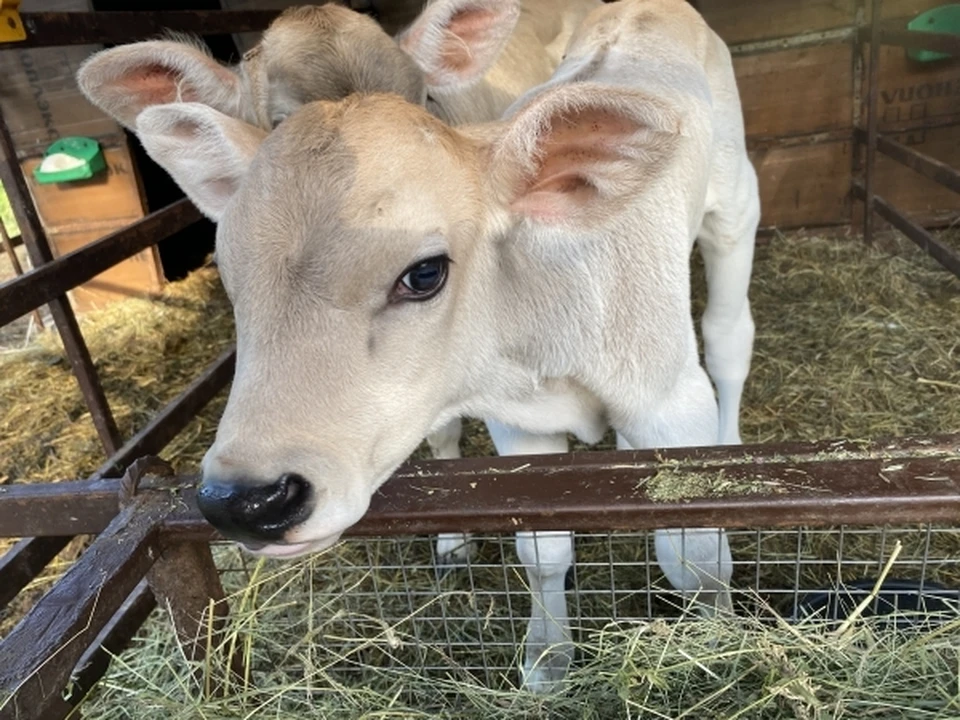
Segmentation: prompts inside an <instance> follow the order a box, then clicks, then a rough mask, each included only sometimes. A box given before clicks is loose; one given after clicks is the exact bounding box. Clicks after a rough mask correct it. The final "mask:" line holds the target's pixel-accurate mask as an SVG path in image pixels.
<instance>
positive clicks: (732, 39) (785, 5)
mask: <svg viewBox="0 0 960 720" xmlns="http://www.w3.org/2000/svg"><path fill="white" fill-rule="evenodd" d="M699 7H700V13H701V14H702V15H703V17H704V18H705V19H706V21H707V22H708V23H709V24H710V27H712V28H713V29H714V30H715V31H716V33H717V34H718V35H719V36H720V37H722V38H723V39H724V40H725V41H726V42H727V43H728V44H733V43H740V42H745V41H748V40H763V39H768V38H780V37H791V36H793V35H801V34H803V33H809V32H818V31H821V30H828V29H831V28H836V27H842V26H844V25H852V24H853V17H854V0H764V2H756V0H699Z"/></svg>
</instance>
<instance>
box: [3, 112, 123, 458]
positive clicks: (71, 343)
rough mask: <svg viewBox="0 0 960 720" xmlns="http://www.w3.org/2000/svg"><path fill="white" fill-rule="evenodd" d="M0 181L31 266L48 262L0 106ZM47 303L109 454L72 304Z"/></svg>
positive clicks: (110, 442)
mask: <svg viewBox="0 0 960 720" xmlns="http://www.w3.org/2000/svg"><path fill="white" fill-rule="evenodd" d="M0 183H3V186H4V188H5V189H6V192H7V196H8V197H9V198H10V206H11V207H12V208H13V212H14V215H15V217H16V218H17V224H19V225H20V234H21V236H22V237H23V243H24V245H25V246H26V248H27V252H28V253H29V255H30V262H31V263H33V266H34V267H35V268H36V267H40V266H41V265H43V264H44V263H48V262H51V261H52V260H53V251H52V250H51V249H50V243H49V242H48V241H47V234H46V232H45V231H44V229H43V224H42V223H41V222H40V216H39V215H38V214H37V208H36V206H35V205H34V204H33V198H32V197H31V196H30V190H29V188H28V187H27V181H26V179H25V178H24V177H23V172H22V170H21V169H20V163H19V162H18V161H17V153H16V150H15V148H14V146H13V138H11V137H10V129H9V128H8V127H7V121H6V119H5V118H4V117H3V111H2V109H0ZM49 307H50V314H51V315H52V316H53V322H54V324H55V325H56V326H57V330H58V331H59V333H60V338H61V339H62V340H63V347H64V349H65V350H66V353H67V358H68V359H69V360H70V367H71V368H73V374H74V375H75V376H76V378H77V382H78V383H80V391H81V392H82V393H83V399H84V400H85V401H86V404H87V408H88V409H89V410H90V415H91V417H92V418H93V424H94V426H95V427H96V428H97V434H98V435H99V436H100V442H101V444H102V445H103V448H104V450H105V451H106V454H107V455H112V454H113V453H115V452H116V451H117V449H118V448H119V447H120V446H121V445H122V444H123V442H122V439H121V437H120V431H119V430H118V429H117V423H116V421H115V420H114V418H113V414H112V413H111V411H110V405H109V404H108V403H107V398H106V396H105V395H104V393H103V386H102V385H101V384H100V377H99V376H98V375H97V371H96V368H94V366H93V360H92V359H91V358H90V350H89V349H88V348H87V344H86V342H84V339H83V335H82V334H81V333H80V327H79V325H77V318H76V316H75V315H74V314H73V308H72V307H70V301H69V300H68V299H67V296H66V295H62V296H60V297H58V298H56V299H55V300H52V301H51V302H50V305H49Z"/></svg>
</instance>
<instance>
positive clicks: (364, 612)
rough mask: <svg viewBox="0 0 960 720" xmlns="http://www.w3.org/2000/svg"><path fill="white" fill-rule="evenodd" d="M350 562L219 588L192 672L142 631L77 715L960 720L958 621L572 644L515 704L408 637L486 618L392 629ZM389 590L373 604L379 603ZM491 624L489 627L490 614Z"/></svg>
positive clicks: (599, 630)
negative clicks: (204, 649) (220, 619)
mask: <svg viewBox="0 0 960 720" xmlns="http://www.w3.org/2000/svg"><path fill="white" fill-rule="evenodd" d="M232 552H234V551H232V550H226V549H223V550H220V551H219V552H218V555H219V556H220V561H221V563H226V564H230V563H236V562H238V559H237V558H236V557H232V558H230V557H228V556H229V554H230V553H232ZM351 554H352V555H355V557H353V558H351V557H350V556H351ZM345 556H346V557H344V558H341V559H340V560H339V564H340V565H342V566H344V567H346V570H345V571H344V570H342V571H341V573H342V575H343V576H342V577H341V578H340V581H337V580H335V578H334V577H332V576H331V574H330V573H329V572H328V571H327V568H328V566H329V565H330V564H331V562H332V559H331V558H330V557H329V556H327V557H321V558H311V559H309V560H303V561H300V562H298V563H286V564H284V563H276V562H265V561H260V562H258V563H255V565H254V567H253V568H252V569H251V570H248V572H247V573H245V574H243V575H242V576H241V577H232V582H233V584H234V587H235V590H234V592H233V594H232V595H231V596H230V597H228V602H229V604H230V607H231V608H232V615H231V617H230V620H229V624H228V626H227V628H226V631H225V633H224V635H223V636H222V637H221V638H219V639H218V640H216V641H213V643H212V644H213V647H214V651H213V653H212V654H211V655H210V656H209V657H208V658H207V659H206V660H205V661H204V662H202V663H189V662H187V661H186V660H185V654H184V652H183V650H182V648H180V647H179V646H178V645H177V643H176V641H175V639H174V638H173V636H172V635H171V634H170V633H165V632H158V631H157V626H158V625H160V624H161V623H154V628H153V631H152V632H148V633H145V634H142V635H141V637H140V639H139V641H138V644H137V647H136V648H135V649H134V650H133V651H131V652H127V653H125V654H124V655H123V656H122V657H120V658H118V659H117V660H116V661H115V663H114V665H113V668H112V670H111V672H110V675H109V676H108V677H107V678H106V679H105V680H104V681H103V682H102V683H101V684H100V685H99V686H98V688H97V689H96V690H95V691H94V693H93V695H92V696H91V697H90V698H88V699H87V701H86V703H85V704H84V710H85V717H89V718H97V719H98V720H121V719H123V720H126V719H128V718H147V717H150V718H153V717H156V718H161V717H162V718H170V719H171V720H181V719H182V720H187V719H188V718H189V719H190V720H193V719H194V718H276V719H279V720H287V719H289V720H294V718H296V719H297V720H300V719H302V718H308V717H309V718H324V719H325V720H327V719H329V720H333V719H337V718H344V719H346V718H392V719H401V718H404V719H406V718H409V719H410V720H413V719H415V718H417V719H419V718H457V719H462V720H470V719H473V718H476V719H477V720H499V719H501V718H502V719H506V718H514V717H521V718H584V719H586V718H590V719H591V720H601V719H605V718H624V717H630V718H643V717H650V718H697V719H699V718H771V719H777V720H780V719H785V718H798V719H802V720H810V719H812V718H837V717H853V716H858V715H862V716H865V717H871V718H936V717H943V718H946V717H956V716H957V715H958V714H960V695H958V688H957V682H956V667H957V661H958V658H960V650H958V648H960V620H958V619H956V618H954V620H953V621H949V622H947V623H946V624H939V625H934V624H930V625H928V626H925V627H915V628H913V629H912V630H909V631H908V630H902V631H891V629H890V628H889V626H885V625H883V624H882V622H881V621H879V620H878V619H877V618H860V619H858V620H856V621H855V622H853V623H852V624H851V626H850V628H849V631H847V632H843V633H841V632H838V628H836V627H834V626H833V625H831V624H829V623H826V622H822V621H819V620H814V619H808V620H804V621H802V622H800V623H798V624H790V623H788V622H786V621H784V620H783V619H781V618H778V617H777V616H776V615H775V614H773V613H771V612H769V611H768V612H766V613H765V614H764V615H762V616H761V615H739V616H738V617H736V618H733V619H730V618H727V619H722V620H713V621H705V620H696V621H694V620H692V619H685V620H683V621H680V622H666V621H663V620H654V621H642V622H636V621H635V622H627V621H620V622H612V623H605V624H601V625H598V626H595V627H590V628H584V629H582V631H581V632H579V633H578V635H579V641H578V647H577V652H578V656H579V657H578V661H577V663H576V667H575V669H574V670H573V672H572V673H571V674H570V676H569V677H568V678H567V679H566V680H565V682H564V683H563V686H562V688H561V690H560V691H559V692H558V693H557V694H555V695H553V696H550V697H546V698H545V697H537V696H534V695H532V694H529V693H526V692H522V691H518V690H517V688H516V686H515V682H516V681H515V673H494V674H493V676H492V678H487V677H484V676H483V675H482V674H481V673H478V672H477V671H476V670H471V669H470V667H469V665H470V662H469V661H473V662H474V663H476V662H477V660H478V656H477V655H474V656H473V657H471V658H469V659H468V660H467V659H465V658H464V657H463V653H462V652H461V653H460V654H459V655H457V656H456V657H454V656H453V655H452V654H451V653H450V651H449V648H448V646H447V645H446V644H445V642H444V637H443V633H442V632H439V633H436V634H434V635H432V636H431V635H426V636H425V634H424V631H425V630H429V629H431V628H434V629H436V626H437V625H438V624H439V623H438V622H436V621H434V622H432V623H430V622H426V621H424V622H418V618H421V617H422V616H425V615H434V616H435V615H438V614H439V613H438V612H437V606H438V605H447V606H450V605H453V604H454V603H456V602H457V601H462V602H463V603H464V604H469V602H470V601H471V600H472V602H473V603H474V604H475V607H474V615H480V616H481V618H482V617H483V616H484V610H483V608H484V607H485V606H486V603H487V600H486V598H483V597H480V596H479V595H477V594H475V593H473V592H472V591H470V590H469V589H440V588H438V590H437V591H436V592H434V593H433V594H431V595H429V596H426V597H425V596H420V597H422V599H421V600H420V601H419V602H418V603H416V604H415V605H407V607H409V609H408V610H407V611H406V612H405V613H400V614H394V610H395V608H394V607H391V606H387V607H382V606H375V605H373V604H372V603H368V604H367V605H365V606H358V604H357V603H356V602H354V598H353V597H352V596H351V594H350V593H349V592H347V593H344V592H343V588H344V587H348V588H351V589H354V588H355V587H357V586H359V585H361V584H362V583H363V582H364V581H365V579H366V578H367V577H368V576H369V575H370V574H371V573H373V572H376V570H374V569H370V568H368V567H364V565H365V564H366V563H365V560H366V558H365V557H364V556H363V555H362V554H359V555H358V551H357V547H356V545H350V546H348V547H347V549H346V553H345ZM351 559H352V562H350V560H351ZM227 578H228V581H229V580H231V576H230V575H228V576H227ZM380 580H381V582H386V583H389V578H386V577H384V578H381V579H380ZM477 582H480V579H478V580H477ZM341 583H345V584H341ZM304 589H307V590H308V591H307V592H304V591H303V590H304ZM390 589H392V588H391V587H390V586H389V585H388V587H387V588H386V589H385V590H384V593H385V596H386V597H388V598H389V590H390ZM401 594H402V593H401ZM465 596H466V599H465ZM388 602H389V600H388ZM396 602H399V603H400V604H402V603H403V601H396ZM477 605H480V606H481V610H480V612H479V613H477V612H476V606H477ZM501 611H502V609H501ZM486 614H487V616H488V617H487V619H488V620H489V615H490V614H494V611H492V610H491V611H487V612H486ZM451 617H453V618H455V619H453V620H450V621H448V622H447V625H448V626H450V627H448V628H447V631H448V632H449V633H450V634H451V635H453V636H454V637H458V638H464V639H465V638H469V637H471V636H472V635H473V634H475V630H474V628H473V627H472V626H471V623H469V622H463V623H462V624H461V623H460V621H459V619H458V618H457V616H456V615H451ZM904 617H906V616H904ZM384 618H385V619H384ZM162 622H166V619H164V620H163V621H162ZM488 639H489V633H488ZM501 639H502V640H504V641H505V642H504V643H503V645H504V646H505V647H499V646H497V645H496V644H495V643H494V647H493V649H489V647H488V648H487V649H486V653H485V655H484V656H483V657H482V658H481V660H482V662H484V663H486V664H487V665H489V666H492V667H498V666H501V667H510V666H511V664H512V663H513V662H514V661H515V658H514V657H513V654H512V652H513V651H512V649H511V638H510V635H509V633H506V632H505V633H503V637H502V638H501ZM234 651H237V652H239V653H240V654H241V655H242V657H243V660H244V673H243V677H242V678H237V677H227V676H226V675H225V672H224V668H227V667H228V666H229V663H228V662H227V658H229V657H230V656H231V653H232V652H234ZM425 665H426V666H431V667H432V668H434V671H433V672H432V673H430V674H429V676H428V675H425V674H423V673H420V672H418V670H417V669H418V668H419V667H422V666H425ZM224 684H225V685H227V686H228V687H229V688H230V690H231V692H230V694H229V695H228V696H227V697H222V696H217V695H216V694H215V693H212V692H210V690H211V689H215V688H217V687H222V686H223V685H224Z"/></svg>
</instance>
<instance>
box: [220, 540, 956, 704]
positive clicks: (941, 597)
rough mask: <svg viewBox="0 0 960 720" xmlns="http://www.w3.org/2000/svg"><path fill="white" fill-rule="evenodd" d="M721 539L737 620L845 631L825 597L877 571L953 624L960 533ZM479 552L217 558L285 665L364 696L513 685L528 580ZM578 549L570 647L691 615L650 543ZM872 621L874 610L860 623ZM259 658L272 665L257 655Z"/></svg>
mask: <svg viewBox="0 0 960 720" xmlns="http://www.w3.org/2000/svg"><path fill="white" fill-rule="evenodd" d="M728 536H729V539H730V545H731V549H732V555H733V561H734V574H733V582H732V592H733V599H734V605H735V612H736V613H737V614H738V615H740V616H748V617H752V618H758V619H760V620H763V621H770V620H774V619H775V618H778V617H779V618H783V619H785V620H787V621H796V620H799V619H801V617H802V616H804V615H810V614H814V615H817V614H819V615H820V616H822V617H825V616H826V615H830V616H831V617H833V618H835V619H839V620H842V619H843V617H844V613H845V612H846V613H849V612H850V611H851V610H852V606H850V605H849V603H847V604H843V603H841V606H840V607H837V604H836V598H837V597H841V599H842V596H841V595H838V594H837V593H835V592H833V591H834V590H835V589H836V588H837V587H838V586H848V585H849V586H851V587H853V586H854V584H855V583H857V582H860V581H862V582H863V583H864V584H865V585H864V586H865V587H866V590H865V591H863V592H862V593H861V594H860V595H856V594H855V593H854V594H853V595H851V597H853V598H854V599H855V600H858V599H859V598H860V597H861V596H865V595H866V593H867V591H868V590H869V589H870V588H871V587H872V586H873V584H874V582H875V580H876V579H877V578H879V577H880V576H881V574H884V573H887V575H886V577H887V580H886V585H887V586H890V587H900V588H901V592H900V593H899V594H898V595H896V596H891V597H892V598H893V599H892V600H891V602H892V603H893V604H894V605H896V603H897V602H900V601H902V600H904V599H906V601H907V602H906V604H905V605H904V607H901V608H898V609H899V610H901V611H903V612H906V611H908V610H911V609H913V607H914V606H915V605H916V602H915V601H916V599H917V597H918V593H920V594H925V595H927V596H928V597H934V596H936V600H937V602H938V603H939V604H938V605H937V606H936V607H937V608H938V609H940V610H944V609H945V610H947V611H948V612H950V613H953V616H954V617H955V616H956V607H957V606H956V601H957V598H958V595H957V591H956V588H960V531H958V530H953V529H949V528H943V527H935V526H929V525H927V526H922V527H912V528H910V527H903V528H893V527H878V528H863V527H838V528H823V529H820V528H817V529H784V530H755V531H729V532H728ZM898 541H899V543H900V547H899V548H898V551H897V552H898V554H897V556H896V558H895V559H892V558H891V554H892V552H893V550H894V548H895V547H896V546H897V543H898ZM473 542H474V543H475V544H476V548H477V552H476V553H475V554H474V555H473V556H472V557H470V558H469V559H466V560H464V561H463V562H462V564H461V565H459V566H450V565H444V564H443V563H440V562H438V560H437V558H436V555H435V549H434V545H435V539H434V538H431V537H417V538H401V539H398V538H378V539H370V540H350V541H347V542H344V543H342V544H341V545H339V546H338V547H336V548H334V549H333V550H331V551H328V552H326V553H323V554H321V555H318V556H315V557H313V558H310V559H307V560H304V561H302V562H300V563H286V564H284V563H274V562H266V563H262V562H261V563H255V564H251V561H250V560H249V559H242V558H241V557H240V556H238V555H237V553H236V552H235V551H233V550H231V549H227V548H223V549H221V550H220V557H221V563H222V564H223V565H224V566H225V568H226V570H225V575H224V580H225V583H227V584H228V585H233V586H235V587H236V588H237V592H238V593H239V595H238V596H239V597H240V598H242V601H241V606H240V607H239V610H240V615H241V617H246V616H245V615H244V613H245V612H246V613H250V615H249V618H253V619H255V620H256V622H257V623H259V624H260V625H261V627H264V628H269V636H268V638H266V639H267V640H268V641H269V642H268V643H267V645H270V644H278V645H280V646H282V647H283V648H284V650H283V653H282V658H283V660H285V661H289V660H290V658H297V657H299V658H300V661H302V663H303V665H304V667H305V668H312V669H313V670H314V671H315V672H318V673H319V674H322V675H323V676H324V678H326V679H327V680H329V679H331V678H334V679H336V681H337V682H344V683H361V684H362V683H363V682H367V681H370V680H371V679H372V678H373V677H377V678H378V679H379V680H382V679H383V677H384V673H387V674H389V673H390V672H399V673H407V672H410V671H415V672H416V673H418V674H419V675H422V676H424V675H425V676H427V677H435V678H437V679H438V681H439V680H443V679H444V678H449V677H461V678H462V677H467V676H469V677H471V678H472V680H473V681H476V682H480V683H482V684H484V685H486V686H488V687H494V688H495V687H502V688H507V687H514V686H516V684H517V683H518V677H517V667H518V664H519V657H520V653H521V652H522V644H523V639H524V636H525V633H526V621H527V618H528V616H529V613H530V604H531V602H532V600H531V596H530V593H529V590H528V585H527V577H526V572H525V568H524V567H523V565H522V564H520V562H519V561H518V560H517V557H516V553H515V550H514V540H513V538H512V537H509V536H481V537H474V539H473ZM575 549H576V563H575V565H574V566H573V568H571V571H570V572H569V573H568V576H567V588H568V593H567V596H568V607H569V610H570V615H571V625H572V626H573V630H574V640H575V641H576V642H582V641H586V639H587V638H588V637H592V636H595V635H596V634H597V633H601V632H602V631H603V630H604V628H608V627H610V624H611V622H614V623H617V622H620V623H631V622H653V621H656V620H666V621H673V620H678V619H682V618H684V617H691V618H693V617H696V613H694V611H692V610H691V609H690V603H689V602H688V601H689V600H690V599H692V598H689V597H688V598H686V599H685V598H684V597H682V596H681V594H680V593H679V592H677V591H676V590H674V589H673V588H671V587H670V585H669V583H667V581H666V579H665V578H664V576H663V574H662V573H661V572H660V570H659V568H658V567H657V565H656V562H655V552H654V548H653V535H652V533H646V532H637V533H623V532H621V533H578V534H577V535H576V539H575ZM241 560H242V565H243V566H242V567H241V566H240V565H238V563H240V561H241ZM891 560H892V562H891ZM898 583H899V585H898ZM904 583H909V584H907V585H905V584H904ZM903 588H906V589H905V590H904V589H903ZM943 588H947V589H953V592H952V593H943V592H942V590H943ZM881 599H883V598H881ZM831 600H833V604H832V605H831V604H830V601H831ZM233 603H234V605H235V606H236V603H237V601H236V600H234V601H233ZM854 604H856V603H854ZM235 609H236V608H235ZM887 609H893V608H887ZM877 611H878V607H877V606H876V603H874V607H872V609H868V610H867V614H871V613H874V612H877ZM240 622H241V623H242V622H244V621H243V620H241V621H240ZM255 645H256V643H255ZM261 652H265V653H267V655H270V654H271V653H270V651H269V649H268V647H265V646H264V647H261ZM264 659H266V658H264ZM271 662H274V663H276V662H278V660H277V658H273V659H272V660H271Z"/></svg>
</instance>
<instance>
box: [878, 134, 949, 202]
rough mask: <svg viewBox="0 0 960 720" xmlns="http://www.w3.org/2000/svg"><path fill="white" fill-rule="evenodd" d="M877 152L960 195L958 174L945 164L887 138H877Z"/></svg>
mask: <svg viewBox="0 0 960 720" xmlns="http://www.w3.org/2000/svg"><path fill="white" fill-rule="evenodd" d="M877 150H879V151H880V152H882V153H883V154H884V155H887V156H889V157H891V158H893V159H894V160H896V161H897V162H899V163H901V164H902V165H906V166H907V167H908V168H910V169H911V170H916V171H917V172H918V173H920V174H921V175H923V176H924V177H928V178H930V179H931V180H933V181H934V182H936V183H939V184H940V185H943V186H944V187H946V188H950V189H951V190H953V191H954V192H955V193H960V172H957V171H956V170H954V169H953V168H952V167H950V166H949V165H947V164H946V163H943V162H940V161H939V160H935V159H934V158H932V157H930V156H928V155H924V154H923V153H921V152H917V151H916V150H914V149H912V148H908V147H907V146H906V145H904V144H903V143H899V142H897V141H896V140H893V139H891V138H888V137H884V136H882V135H881V136H880V137H878V138H877Z"/></svg>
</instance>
